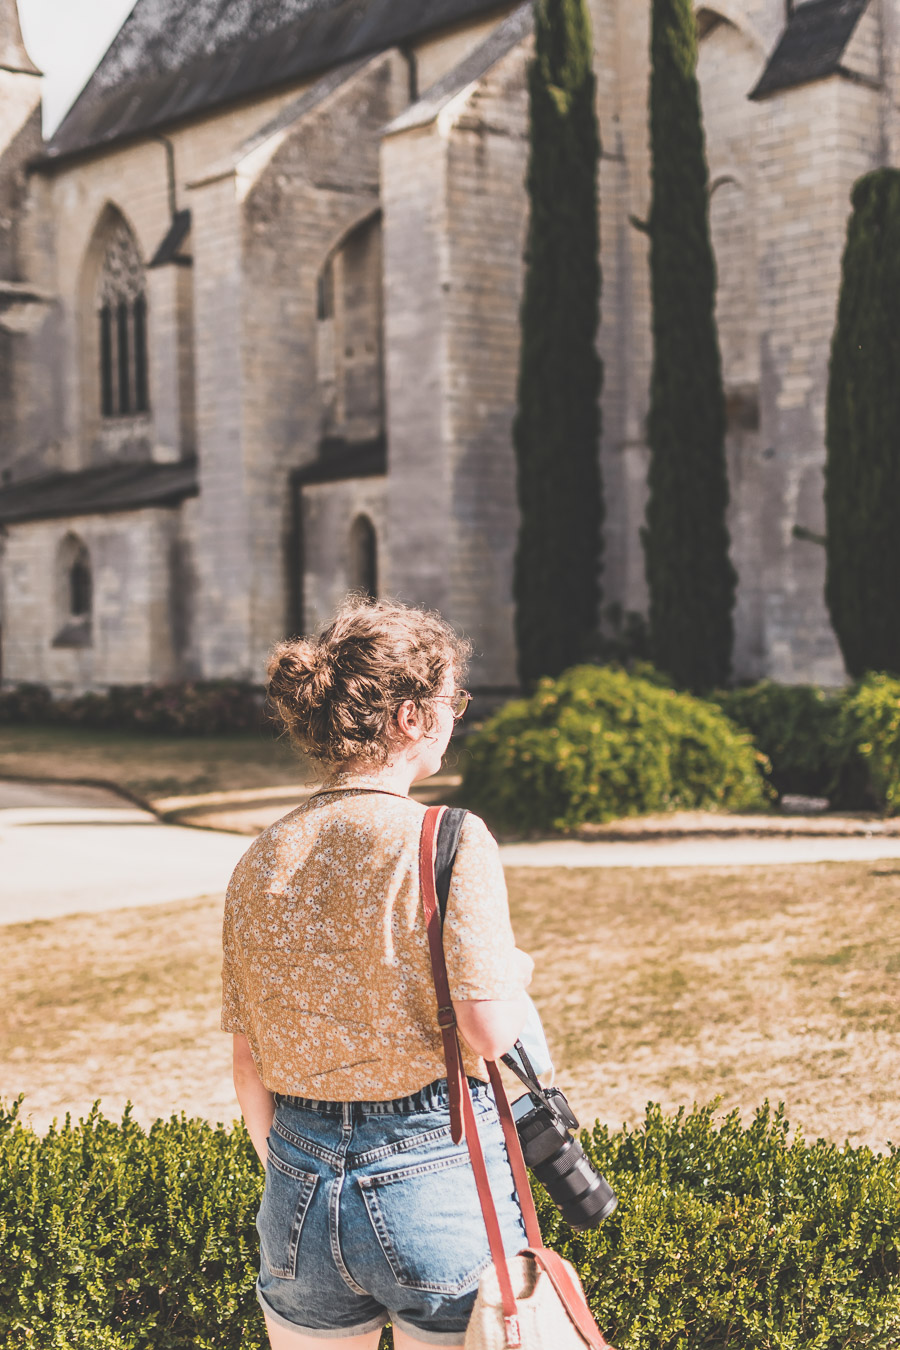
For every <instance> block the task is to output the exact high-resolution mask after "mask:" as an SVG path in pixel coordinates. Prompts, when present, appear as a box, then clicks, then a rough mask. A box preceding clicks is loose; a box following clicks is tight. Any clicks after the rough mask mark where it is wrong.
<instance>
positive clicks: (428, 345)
mask: <svg viewBox="0 0 900 1350" xmlns="http://www.w3.org/2000/svg"><path fill="white" fill-rule="evenodd" d="M529 50H530V42H523V43H520V44H519V45H518V46H517V47H515V48H514V49H513V50H512V51H511V52H509V53H507V55H506V56H504V57H503V58H502V59H501V60H499V61H498V62H497V63H496V65H494V66H493V67H492V68H491V69H490V70H489V71H488V72H487V73H486V74H485V75H484V76H483V77H482V78H481V79H480V80H479V81H478V82H477V84H476V86H475V88H474V89H473V90H471V91H470V92H469V93H468V95H462V94H461V96H460V98H459V99H458V100H456V101H453V102H451V103H450V105H449V106H448V107H447V108H445V109H444V110H443V111H442V112H441V113H440V114H439V115H438V116H436V117H435V118H434V119H433V120H430V121H427V122H426V123H425V124H424V125H421V124H415V125H412V126H409V127H408V128H404V129H402V130H398V131H396V132H391V133H389V134H388V136H387V137H386V140H385V142H384V147H383V151H382V196H383V204H384V258H385V264H384V265H385V304H386V347H387V380H388V391H387V392H388V418H389V421H388V443H389V457H390V458H389V470H390V492H389V498H388V540H389V559H388V567H389V572H388V579H387V584H388V588H389V590H390V591H391V592H393V593H395V594H397V595H398V596H400V597H401V598H403V599H405V600H409V601H413V602H416V603H420V604H425V605H431V606H434V607H436V608H438V609H440V610H441V611H442V612H443V613H444V614H445V615H446V616H447V617H448V618H449V619H450V620H451V622H453V623H454V624H456V625H457V626H458V627H459V628H461V629H462V630H463V631H465V632H466V633H467V634H468V636H469V637H470V638H471V639H472V640H473V642H474V645H475V659H474V661H473V664H472V677H471V678H472V683H473V685H474V686H475V687H477V688H486V687H494V688H506V687H509V686H511V685H513V684H514V683H515V678H516V677H515V653H514V650H513V639H512V596H511V581H512V557H513V550H514V547H515V539H516V507H515V487H514V484H515V461H514V456H513V450H512V419H513V415H514V412H515V386H516V376H517V371H518V349H519V331H518V310H519V303H520V298H521V288H522V276H523V272H522V253H523V246H524V234H525V218H526V217H525V212H526V204H527V203H526V196H525V191H524V172H525V165H526V156H527V118H526V114H527V93H526V88H525V64H526V61H527V59H528V55H529Z"/></svg>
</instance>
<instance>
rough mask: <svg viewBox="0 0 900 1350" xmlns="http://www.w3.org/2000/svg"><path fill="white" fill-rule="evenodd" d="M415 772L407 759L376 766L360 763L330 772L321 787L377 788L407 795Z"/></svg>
mask: <svg viewBox="0 0 900 1350" xmlns="http://www.w3.org/2000/svg"><path fill="white" fill-rule="evenodd" d="M415 772H416V769H415V765H414V764H410V763H409V761H408V760H399V761H398V762H396V763H393V764H384V765H381V766H380V767H378V768H374V767H367V766H365V765H362V764H361V765H359V766H357V767H348V768H346V769H340V770H338V771H337V772H336V773H333V774H330V775H329V777H328V778H327V779H326V780H325V783H324V784H323V787H326V788H332V787H333V788H355V787H358V788H377V789H378V790H379V791H380V792H394V793H396V794H397V796H398V797H408V796H409V789H410V787H411V785H412V783H413V782H414V781H415Z"/></svg>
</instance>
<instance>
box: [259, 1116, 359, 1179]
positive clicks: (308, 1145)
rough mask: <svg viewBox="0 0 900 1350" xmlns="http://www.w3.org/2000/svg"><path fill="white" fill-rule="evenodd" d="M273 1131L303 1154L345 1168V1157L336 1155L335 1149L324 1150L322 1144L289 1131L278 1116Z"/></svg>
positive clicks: (340, 1154) (273, 1123)
mask: <svg viewBox="0 0 900 1350" xmlns="http://www.w3.org/2000/svg"><path fill="white" fill-rule="evenodd" d="M272 1129H273V1130H274V1131H275V1133H276V1134H279V1135H281V1138H282V1139H284V1140H285V1141H286V1142H287V1143H288V1144H293V1145H294V1147H295V1148H299V1149H300V1150H301V1151H302V1152H303V1153H308V1154H309V1156H310V1157H311V1158H318V1159H319V1162H325V1163H330V1164H331V1166H332V1167H343V1165H344V1155H343V1154H342V1153H335V1152H334V1150H333V1149H330V1148H323V1146H322V1145H321V1144H314V1143H313V1141H312V1140H311V1139H304V1138H303V1136H302V1135H301V1134H294V1132H293V1130H289V1129H288V1128H287V1126H286V1125H282V1123H281V1121H280V1120H279V1119H278V1117H277V1116H276V1117H275V1119H274V1121H273V1122H272Z"/></svg>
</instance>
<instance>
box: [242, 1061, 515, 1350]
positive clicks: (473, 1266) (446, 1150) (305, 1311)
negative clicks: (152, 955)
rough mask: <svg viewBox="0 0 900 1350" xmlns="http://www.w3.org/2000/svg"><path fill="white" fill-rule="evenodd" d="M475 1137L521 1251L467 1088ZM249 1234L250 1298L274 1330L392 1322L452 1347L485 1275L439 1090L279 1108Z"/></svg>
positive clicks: (488, 1128)
mask: <svg viewBox="0 0 900 1350" xmlns="http://www.w3.org/2000/svg"><path fill="white" fill-rule="evenodd" d="M472 1086H473V1089H474V1091H473V1096H474V1099H475V1114H476V1119H477V1121H478V1132H479V1136H480V1138H481V1141H482V1146H483V1148H484V1153H485V1160H486V1162H487V1167H488V1173H489V1176H490V1179H491V1189H492V1192H493V1195H494V1200H495V1202H496V1205H497V1211H498V1214H499V1217H500V1226H501V1231H502V1233H503V1242H504V1246H505V1248H506V1251H507V1253H508V1254H509V1255H513V1254H514V1253H515V1252H518V1251H520V1250H521V1249H522V1247H523V1246H525V1230H524V1227H523V1224H522V1213H521V1210H520V1208H519V1202H518V1200H517V1198H516V1194H515V1190H514V1188H513V1180H512V1173H511V1171H510V1167H509V1159H508V1157H507V1153H506V1145H505V1143H504V1141H503V1133H502V1130H501V1126H500V1120H499V1117H498V1116H497V1108H496V1106H495V1105H494V1100H493V1097H492V1095H491V1092H490V1088H489V1087H488V1086H486V1085H485V1084H483V1083H477V1084H476V1083H475V1081H474V1080H472ZM256 1226H257V1228H258V1230H259V1238H260V1247H261V1259H260V1275H259V1281H258V1284H257V1294H258V1297H259V1301H260V1303H261V1304H262V1307H263V1310H264V1312H265V1313H266V1314H267V1316H268V1317H269V1318H270V1319H271V1320H272V1321H273V1322H275V1323H276V1324H278V1325H280V1326H284V1327H289V1328H290V1329H291V1330H294V1331H302V1332H305V1333H306V1334H307V1335H310V1336H323V1337H328V1336H354V1335H361V1334H362V1333H363V1332H367V1331H374V1330H375V1328H376V1327H380V1326H383V1325H384V1323H385V1322H387V1321H391V1322H392V1323H393V1324H394V1325H395V1326H398V1327H401V1328H402V1329H403V1330H404V1331H406V1332H407V1333H408V1334H409V1335H410V1336H414V1337H416V1338H417V1339H418V1340H420V1341H428V1342H431V1343H433V1344H435V1345H453V1344H456V1343H457V1342H459V1341H461V1340H462V1338H463V1334H464V1332H465V1329H466V1324H467V1322H468V1320H469V1316H470V1314H471V1312H472V1306H473V1304H474V1302H475V1295H476V1293H477V1290H478V1280H479V1278H480V1276H481V1274H482V1272H483V1271H484V1270H485V1269H486V1267H487V1266H488V1265H489V1263H490V1253H489V1251H488V1243H487V1235H486V1233H485V1229H484V1221H483V1219H482V1217H481V1209H480V1206H479V1203H478V1193H477V1191H476V1189H475V1177H474V1174H473V1172H472V1168H471V1164H470V1162H469V1154H468V1150H467V1148H466V1145H465V1143H463V1144H460V1145H456V1144H454V1143H453V1141H452V1139H451V1138H450V1113H449V1109H448V1106H447V1089H446V1082H445V1081H444V1080H440V1081H439V1082H437V1083H432V1084H430V1085H429V1086H428V1087H426V1088H422V1090H421V1091H420V1092H417V1093H414V1094H413V1096H411V1097H403V1098H400V1099H399V1100H395V1101H387V1102H343V1103H342V1102H313V1101H307V1100H305V1099H303V1098H300V1097H276V1111H275V1120H274V1123H273V1125H272V1132H271V1134H270V1135H269V1159H268V1165H267V1167H266V1188H265V1192H264V1194H263V1199H262V1205H261V1206H260V1210H259V1215H258V1217H257V1222H256Z"/></svg>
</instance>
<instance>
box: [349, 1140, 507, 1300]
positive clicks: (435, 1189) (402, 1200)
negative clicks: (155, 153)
mask: <svg viewBox="0 0 900 1350" xmlns="http://www.w3.org/2000/svg"><path fill="white" fill-rule="evenodd" d="M358 1180H359V1185H360V1189H361V1191H362V1196H363V1200H364V1201H365V1206H366V1210H367V1212H368V1215H369V1219H370V1220H371V1223H372V1227H373V1228H374V1230H375V1235H376V1237H377V1238H378V1242H379V1245H380V1246H381V1250H382V1251H383V1252H384V1256H385V1259H386V1260H387V1263H388V1265H389V1266H390V1268H391V1272H392V1274H393V1276H394V1279H395V1280H396V1281H397V1283H398V1284H399V1285H402V1286H404V1287H405V1288H407V1289H418V1290H421V1291H423V1292H426V1293H434V1294H461V1293H463V1292H464V1291H465V1290H467V1289H470V1288H472V1287H473V1286H474V1285H476V1284H477V1283H478V1280H479V1278H480V1276H481V1275H482V1273H483V1272H484V1271H485V1270H486V1269H487V1267H488V1266H489V1265H490V1259H491V1258H490V1252H489V1250H488V1244H487V1236H486V1234H485V1231H484V1220H483V1219H482V1217H481V1209H480V1207H479V1204H478V1192H477V1190H476V1188H475V1177H474V1174H473V1172H472V1168H471V1166H470V1164H469V1155H468V1153H467V1152H466V1153H463V1154H462V1155H459V1156H455V1157H450V1158H440V1159H435V1161H434V1162H427V1163H418V1164H414V1165H412V1166H410V1167H404V1168H397V1169H396V1170H395V1171H392V1172H383V1173H381V1174H380V1175H376V1176H365V1177H359V1179H358Z"/></svg>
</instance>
